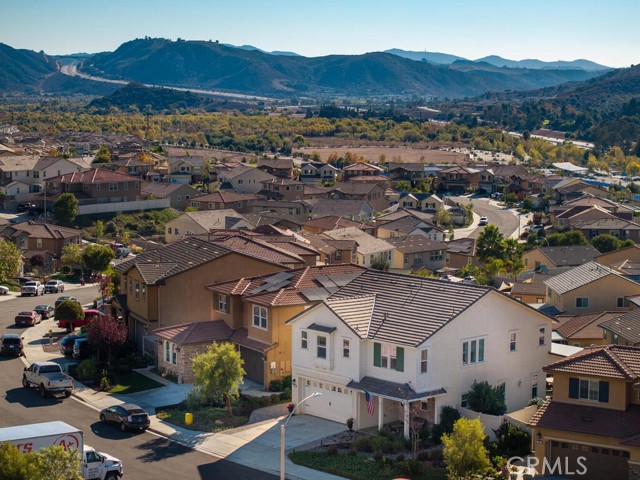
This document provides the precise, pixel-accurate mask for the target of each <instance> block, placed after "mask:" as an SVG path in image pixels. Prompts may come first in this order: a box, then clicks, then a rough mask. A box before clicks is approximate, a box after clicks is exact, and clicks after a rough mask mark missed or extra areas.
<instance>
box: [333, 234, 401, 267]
mask: <svg viewBox="0 0 640 480" xmlns="http://www.w3.org/2000/svg"><path fill="white" fill-rule="evenodd" d="M322 236H323V237H325V238H328V239H331V240H355V242H356V244H357V254H356V259H357V260H356V263H357V264H358V265H362V266H364V267H371V266H373V265H379V266H384V265H390V264H391V259H392V254H393V250H394V247H393V246H392V245H391V244H390V243H389V242H386V241H384V240H382V239H380V238H376V237H374V236H372V235H369V234H368V233H367V232H364V231H362V230H360V229H358V228H355V227H348V228H338V229H337V230H328V231H326V232H324V233H323V234H322Z"/></svg>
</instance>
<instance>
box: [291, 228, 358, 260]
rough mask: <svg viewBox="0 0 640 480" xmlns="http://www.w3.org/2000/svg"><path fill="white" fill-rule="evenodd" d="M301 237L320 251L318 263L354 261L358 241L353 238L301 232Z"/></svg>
mask: <svg viewBox="0 0 640 480" xmlns="http://www.w3.org/2000/svg"><path fill="white" fill-rule="evenodd" d="M302 235H303V238H304V239H305V240H306V241H307V242H309V245H311V246H312V247H313V248H314V249H316V250H317V251H318V252H319V253H320V258H319V259H318V265H331V264H334V263H356V261H357V258H358V257H357V256H358V243H357V242H356V241H355V240H333V239H331V238H327V237H325V236H324V235H318V234H315V233H309V232H303V233H302Z"/></svg>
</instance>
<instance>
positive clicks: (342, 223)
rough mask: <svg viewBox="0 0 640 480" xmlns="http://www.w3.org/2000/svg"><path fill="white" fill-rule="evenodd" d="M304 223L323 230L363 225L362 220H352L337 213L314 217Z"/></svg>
mask: <svg viewBox="0 0 640 480" xmlns="http://www.w3.org/2000/svg"><path fill="white" fill-rule="evenodd" d="M304 225H305V226H306V225H308V226H310V227H315V228H321V229H323V230H335V229H336V228H346V227H357V228H361V227H362V226H363V225H365V224H364V223H362V222H354V221H353V220H349V219H348V218H344V217H340V216H338V215H327V216H325V217H320V218H314V219H313V220H309V221H308V222H304Z"/></svg>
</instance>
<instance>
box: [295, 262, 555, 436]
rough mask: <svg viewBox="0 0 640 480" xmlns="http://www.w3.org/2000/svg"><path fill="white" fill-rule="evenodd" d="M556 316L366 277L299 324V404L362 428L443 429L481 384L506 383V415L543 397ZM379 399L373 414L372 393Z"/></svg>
mask: <svg viewBox="0 0 640 480" xmlns="http://www.w3.org/2000/svg"><path fill="white" fill-rule="evenodd" d="M551 322H552V319H551V318H550V317H548V316H546V315H544V314H542V313H539V312H537V311H536V310H534V309H532V308H531V307H529V306H527V305H526V304H523V303H521V302H519V301H517V300H515V299H513V298H511V297H509V296H506V295H503V294H501V293H500V292H498V291H497V290H495V289H493V288H490V287H483V286H476V285H466V284H455V283H451V282H445V281H442V280H434V279H425V278H420V277H415V276H410V275H401V274H395V273H387V272H381V271H376V270H368V271H366V272H365V273H363V274H362V275H360V276H358V278H356V279H355V280H353V281H350V282H349V283H348V284H346V285H344V286H342V287H341V288H340V289H339V290H338V291H337V292H336V293H334V294H333V295H331V296H330V297H329V298H328V299H326V300H324V301H322V302H319V303H317V304H316V305H314V306H312V307H310V308H309V309H307V310H305V311H304V312H302V313H300V314H298V315H297V316H295V317H293V318H292V319H291V320H289V321H288V322H287V323H288V324H290V325H291V326H292V342H293V349H292V351H293V353H292V377H293V378H292V380H293V381H292V384H293V387H294V388H293V389H292V390H293V394H292V395H293V402H295V403H297V402H299V401H300V400H301V399H303V398H305V397H306V396H308V395H310V394H311V393H313V392H314V391H318V392H320V393H322V395H321V396H318V397H313V398H312V399H310V400H308V401H307V402H305V403H303V404H302V405H300V407H299V410H301V411H302V412H303V413H306V414H309V415H314V416H318V417H322V418H326V419H330V420H334V421H337V422H341V423H343V422H345V421H346V419H347V418H349V417H353V418H354V419H355V422H354V427H355V428H356V429H361V428H367V427H372V426H377V427H378V428H382V426H383V425H385V424H388V423H393V422H398V423H400V422H401V423H402V428H403V431H404V435H405V436H406V437H408V436H409V431H410V422H411V416H418V417H422V418H424V419H425V420H426V421H427V422H429V423H430V424H433V423H438V421H439V415H440V411H441V408H442V407H443V406H446V405H450V406H453V407H460V406H462V407H465V406H466V398H465V397H466V395H465V394H466V392H468V391H469V388H470V387H471V385H472V384H473V382H474V380H475V381H478V382H481V381H485V380H486V381H487V382H489V383H490V384H491V385H494V386H502V387H503V389H504V394H505V400H506V404H507V408H508V411H514V410H518V409H520V408H522V407H524V406H526V404H527V402H528V401H529V400H530V399H531V398H533V397H537V396H541V395H544V391H545V390H544V389H545V375H544V373H543V371H542V367H543V366H544V365H546V364H547V363H548V361H549V360H548V359H549V357H548V355H549V349H550V345H551ZM366 392H368V393H369V395H370V396H372V397H373V400H374V409H373V410H374V411H373V414H369V412H368V410H367V404H366V401H365V394H366Z"/></svg>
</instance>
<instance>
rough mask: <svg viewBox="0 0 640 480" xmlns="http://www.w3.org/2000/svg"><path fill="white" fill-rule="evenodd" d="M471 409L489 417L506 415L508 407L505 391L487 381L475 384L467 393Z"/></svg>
mask: <svg viewBox="0 0 640 480" xmlns="http://www.w3.org/2000/svg"><path fill="white" fill-rule="evenodd" d="M467 402H468V405H469V408H470V409H471V410H473V411H474V412H478V413H487V414H489V415H504V413H505V412H506V411H507V405H506V403H505V401H504V391H503V390H502V388H501V387H500V386H497V387H493V386H491V385H489V383H488V382H487V381H484V382H476V381H474V382H473V385H471V389H470V390H469V391H468V392H467Z"/></svg>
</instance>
